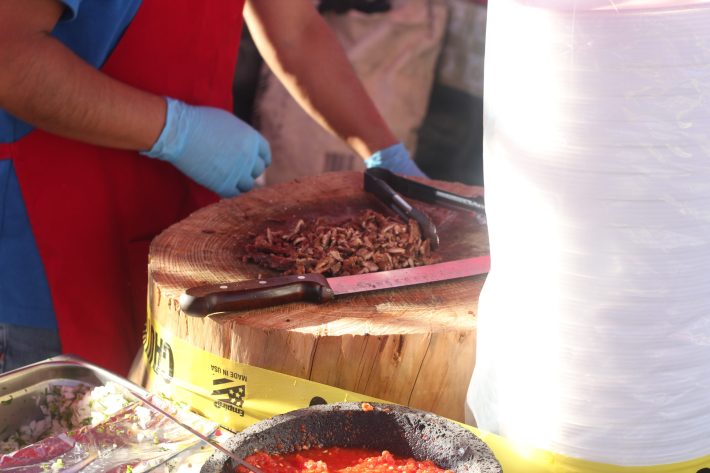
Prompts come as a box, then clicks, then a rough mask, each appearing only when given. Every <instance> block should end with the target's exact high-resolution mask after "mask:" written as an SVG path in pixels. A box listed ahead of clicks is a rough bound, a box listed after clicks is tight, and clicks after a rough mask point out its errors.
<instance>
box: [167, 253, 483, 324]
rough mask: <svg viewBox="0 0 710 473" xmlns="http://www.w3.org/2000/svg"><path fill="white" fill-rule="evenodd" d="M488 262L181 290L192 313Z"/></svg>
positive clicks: (461, 270)
mask: <svg viewBox="0 0 710 473" xmlns="http://www.w3.org/2000/svg"><path fill="white" fill-rule="evenodd" d="M489 267H490V257H489V256H475V257H472V258H465V259H460V260H455V261H446V262H443V263H434V264H427V265H424V266H417V267H415V268H404V269H393V270H391V271H378V272H374V273H367V274H358V275H353V276H338V277H332V278H326V277H324V276H323V275H321V274H317V273H311V274H303V275H292V276H277V277H273V278H264V279H250V280H246V281H239V282H231V283H225V284H212V285H205V286H199V287H194V288H190V289H188V290H186V291H185V292H184V293H183V294H182V295H181V296H180V308H181V309H182V311H183V312H184V313H186V314H187V315H192V316H195V317H204V316H207V315H210V314H214V313H217V312H236V311H240V310H248V309H258V308H263V307H270V306H275V305H279V304H286V303H289V302H314V303H321V302H328V301H330V300H333V299H334V298H336V297H338V296H343V295H346V294H356V293H360V292H370V291H378V290H381V289H392V288H396V287H403V286H413V285H417V284H426V283H432V282H437V281H445V280H450V279H459V278H465V277H471V276H477V275H481V274H486V273H487V272H488V268H489Z"/></svg>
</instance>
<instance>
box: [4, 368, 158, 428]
mask: <svg viewBox="0 0 710 473" xmlns="http://www.w3.org/2000/svg"><path fill="white" fill-rule="evenodd" d="M109 381H112V382H114V383H116V384H118V385H121V386H124V387H125V388H126V389H128V390H129V391H135V392H138V393H139V394H146V395H147V394H148V393H147V391H145V390H144V389H143V388H141V387H140V386H137V385H135V384H133V383H131V382H130V381H128V380H127V379H125V378H122V377H120V376H117V375H115V374H113V373H111V372H110V371H107V370H105V369H103V368H99V367H98V366H96V365H93V364H91V363H88V362H86V361H83V360H81V359H80V358H76V357H72V356H67V355H62V356H58V357H55V358H49V359H48V360H45V361H40V362H39V363H35V364H32V365H28V366H25V367H22V368H18V369H16V370H13V371H9V372H7V373H4V374H2V375H0V440H6V439H7V437H8V436H9V435H11V434H12V433H13V432H15V431H17V429H19V428H20V426H22V425H25V424H27V423H28V422H31V421H33V420H40V419H42V418H43V417H44V415H43V414H42V411H40V409H39V406H38V405H37V398H38V397H39V396H41V395H43V394H44V393H45V389H47V388H48V387H49V386H50V385H63V386H73V385H77V384H88V385H89V386H92V387H96V386H103V385H105V384H106V383H107V382H109Z"/></svg>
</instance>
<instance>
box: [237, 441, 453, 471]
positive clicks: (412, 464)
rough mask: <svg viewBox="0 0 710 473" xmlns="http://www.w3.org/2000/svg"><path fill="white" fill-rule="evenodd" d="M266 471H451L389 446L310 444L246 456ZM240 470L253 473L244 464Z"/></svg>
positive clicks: (247, 459) (253, 463)
mask: <svg viewBox="0 0 710 473" xmlns="http://www.w3.org/2000/svg"><path fill="white" fill-rule="evenodd" d="M244 460H246V461H247V462H249V463H251V464H252V465H254V466H255V467H257V468H259V469H261V471H263V472H264V473H326V472H328V473H335V472H340V473H380V472H381V473H396V472H407V473H451V471H450V470H444V469H442V468H439V467H438V466H436V465H435V464H434V463H432V462H431V461H429V460H426V461H419V460H415V459H413V458H399V457H396V456H394V455H392V454H391V453H390V452H388V451H387V450H385V451H383V452H378V451H375V450H367V449H363V448H350V447H348V448H341V447H330V448H310V449H302V450H301V451H298V452H294V453H289V454H285V455H280V454H278V453H275V454H271V455H270V454H268V453H264V452H257V453H255V454H253V455H250V456H248V457H247V458H245V459H244ZM237 473H249V471H248V470H247V469H246V468H244V467H239V468H237Z"/></svg>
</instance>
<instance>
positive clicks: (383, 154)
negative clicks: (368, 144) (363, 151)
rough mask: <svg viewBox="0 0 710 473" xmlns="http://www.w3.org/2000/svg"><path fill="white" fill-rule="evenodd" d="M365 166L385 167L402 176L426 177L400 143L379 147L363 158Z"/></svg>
mask: <svg viewBox="0 0 710 473" xmlns="http://www.w3.org/2000/svg"><path fill="white" fill-rule="evenodd" d="M365 166H366V167H367V168H368V169H370V168H385V169H387V170H389V171H392V172H394V173H396V174H402V175H403V176H416V177H428V176H427V175H426V174H424V173H423V172H422V170H421V169H419V167H418V166H417V165H416V163H415V162H414V161H413V160H412V159H411V158H410V157H409V151H407V149H406V148H405V147H404V145H403V144H402V143H397V144H396V145H392V146H390V147H388V148H385V149H381V150H380V151H377V152H376V153H375V154H373V155H372V156H370V157H369V158H367V159H366V160H365Z"/></svg>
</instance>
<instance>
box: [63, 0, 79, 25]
mask: <svg viewBox="0 0 710 473" xmlns="http://www.w3.org/2000/svg"><path fill="white" fill-rule="evenodd" d="M61 2H62V3H63V4H64V7H65V8H64V13H62V17H61V18H60V19H59V21H71V20H73V19H74V18H76V16H77V15H78V14H79V5H81V0H61Z"/></svg>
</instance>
